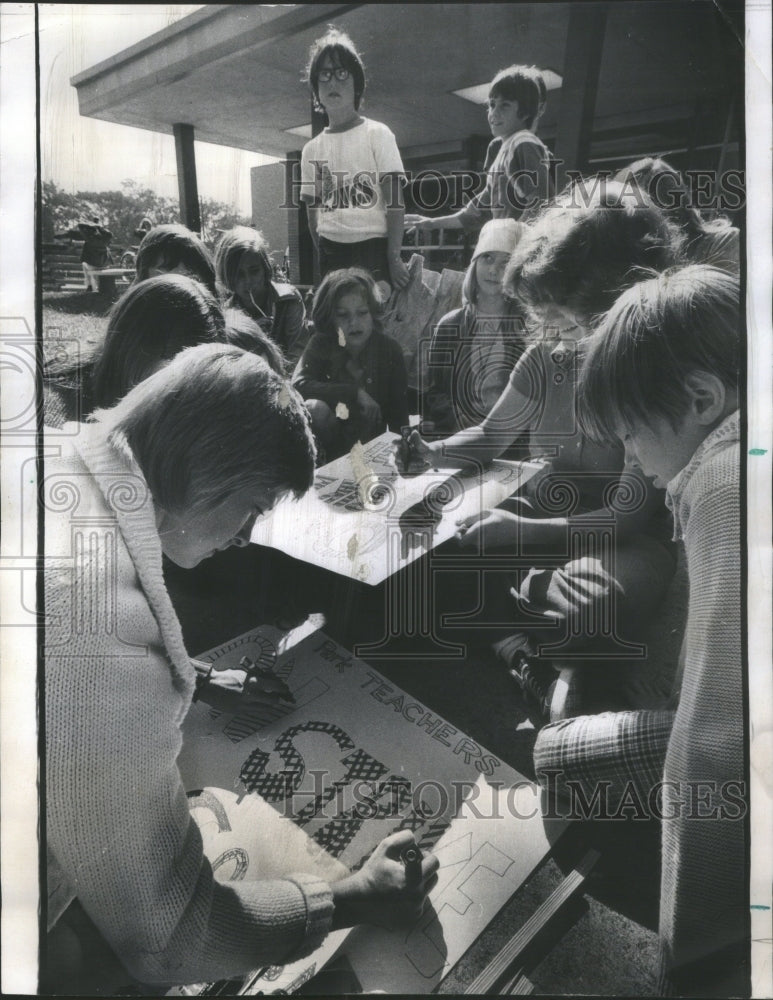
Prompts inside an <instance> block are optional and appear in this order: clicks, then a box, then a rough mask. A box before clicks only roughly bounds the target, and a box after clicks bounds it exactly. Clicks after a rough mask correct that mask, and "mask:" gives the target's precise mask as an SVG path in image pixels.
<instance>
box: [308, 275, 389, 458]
mask: <svg viewBox="0 0 773 1000" xmlns="http://www.w3.org/2000/svg"><path fill="white" fill-rule="evenodd" d="M382 311H383V307H382V303H381V299H380V298H379V294H378V289H377V288H376V283H375V282H374V280H373V278H372V277H371V276H370V275H369V274H368V273H367V271H361V270H360V269H359V268H349V269H348V270H340V271H333V272H332V273H331V274H328V275H327V277H325V279H324V280H323V281H322V284H321V285H320V286H319V288H318V290H317V293H316V295H315V296H314V304H313V306H312V314H311V316H312V320H313V322H314V330H315V332H314V334H313V335H312V337H311V340H310V341H309V343H308V346H307V347H306V350H305V351H304V352H303V356H302V357H301V359H300V361H299V362H298V367H297V368H296V369H295V375H294V376H293V385H294V386H295V387H296V389H297V390H298V391H299V392H300V394H301V395H302V396H303V398H304V399H305V400H306V401H307V408H308V410H309V414H310V416H311V422H312V427H313V429H314V435H315V437H316V439H317V442H318V444H319V445H320V446H321V448H322V449H323V450H324V453H325V455H324V459H325V460H326V461H331V460H332V459H334V458H338V457H339V456H340V455H343V454H344V453H345V452H347V451H349V450H350V448H351V447H352V445H353V444H354V443H355V441H363V442H365V441H370V440H371V438H374V437H376V436H377V435H379V434H381V433H382V432H383V431H384V430H385V429H386V428H387V427H388V428H389V429H390V430H391V431H395V432H397V433H399V432H400V429H401V428H402V427H403V426H405V425H406V424H407V423H408V401H407V392H408V376H407V373H406V369H405V361H404V359H403V354H402V350H401V348H400V345H399V344H398V343H397V342H396V341H394V340H392V338H391V337H387V336H386V335H385V334H384V333H383V332H382V330H381V315H382Z"/></svg>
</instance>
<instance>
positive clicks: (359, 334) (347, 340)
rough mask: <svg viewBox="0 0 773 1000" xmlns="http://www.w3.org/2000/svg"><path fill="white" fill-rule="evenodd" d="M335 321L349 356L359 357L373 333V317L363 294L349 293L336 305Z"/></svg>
mask: <svg viewBox="0 0 773 1000" xmlns="http://www.w3.org/2000/svg"><path fill="white" fill-rule="evenodd" d="M333 320H334V322H335V325H336V329H337V330H338V331H339V339H340V335H341V334H343V338H344V344H342V346H345V347H346V350H347V351H348V352H349V354H353V355H355V356H356V355H358V354H359V353H360V351H361V350H362V349H363V347H364V346H365V345H366V344H367V342H368V341H369V340H370V336H371V334H372V333H373V317H372V316H371V314H370V309H368V303H367V301H366V299H365V296H364V295H363V294H362V292H348V293H347V294H346V295H342V296H341V297H340V298H339V300H338V302H337V303H336V307H335V310H334V312H333Z"/></svg>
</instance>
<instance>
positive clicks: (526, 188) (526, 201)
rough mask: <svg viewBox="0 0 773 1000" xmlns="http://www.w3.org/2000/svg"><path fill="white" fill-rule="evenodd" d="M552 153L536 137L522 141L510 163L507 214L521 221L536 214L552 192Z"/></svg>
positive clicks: (508, 169) (508, 168)
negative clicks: (550, 167)
mask: <svg viewBox="0 0 773 1000" xmlns="http://www.w3.org/2000/svg"><path fill="white" fill-rule="evenodd" d="M549 162H550V154H549V152H548V151H547V149H546V147H545V146H544V145H543V144H542V143H541V142H540V141H539V140H538V139H537V138H536V137H535V138H534V139H533V140H525V141H522V142H519V143H518V145H517V146H515V148H514V149H513V152H512V155H511V157H510V161H509V163H508V164H507V177H508V190H507V203H508V206H510V211H509V212H508V214H509V215H510V216H511V217H512V218H515V219H520V220H521V221H522V222H527V221H528V220H529V219H532V218H534V216H535V215H537V214H538V213H539V211H540V209H541V208H542V205H543V203H544V202H546V201H547V200H548V199H549V198H550V196H551V194H552V185H551V181H550V171H549V169H548V166H549Z"/></svg>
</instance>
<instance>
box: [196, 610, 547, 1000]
mask: <svg viewBox="0 0 773 1000" xmlns="http://www.w3.org/2000/svg"><path fill="white" fill-rule="evenodd" d="M285 642H286V640H285V637H284V635H283V633H280V632H278V630H276V629H269V628H265V627H263V628H258V629H255V630H253V631H251V632H248V633H245V634H244V635H241V636H238V637H237V638H236V639H234V640H232V641H231V642H228V643H225V644H223V646H221V647H218V648H217V649H214V650H210V651H209V652H208V653H205V654H203V656H202V657H201V659H202V660H205V661H207V662H211V663H213V664H215V667H216V668H218V667H236V666H238V665H239V662H240V660H241V659H242V657H244V656H247V657H248V658H249V659H250V660H251V661H253V662H255V663H258V664H259V665H261V666H262V667H263V668H265V669H269V670H271V671H272V672H273V673H275V674H276V675H277V676H278V677H281V678H282V680H284V681H285V683H286V684H287V685H288V687H289V689H290V691H291V692H292V695H293V698H294V703H291V702H289V701H281V700H279V699H270V700H267V701H266V703H265V704H260V705H257V706H254V707H252V708H247V709H245V710H241V711H239V712H238V713H237V714H235V715H228V714H223V713H219V712H217V711H215V710H213V709H210V708H209V707H208V706H206V705H204V704H202V703H197V704H196V705H194V706H193V708H192V710H191V712H190V713H189V715H188V718H187V720H186V722H185V726H184V748H183V753H182V756H181V759H180V770H181V773H182V776H183V781H184V783H185V785H186V788H187V789H188V790H189V793H191V792H193V793H199V795H198V796H197V797H196V798H195V799H194V802H195V803H196V804H197V805H201V806H202V808H209V810H210V813H211V814H212V815H211V816H209V817H208V820H209V828H210V830H209V832H208V830H207V824H203V826H202V829H203V834H204V840H205V845H206V847H207V850H208V853H209V854H210V857H212V858H213V861H214V867H215V869H216V872H218V873H219V874H218V877H221V878H234V877H238V878H244V877H255V874H254V873H253V874H252V875H251V869H252V868H253V867H254V866H255V865H257V866H258V867H259V874H260V875H261V876H263V877H275V876H276V874H277V870H278V867H279V866H281V864H286V865H288V866H289V867H288V868H285V871H286V872H287V871H293V870H294V871H298V870H305V871H313V872H317V873H319V874H322V875H323V876H324V877H326V878H328V879H333V880H335V879H336V878H339V877H342V876H343V875H344V874H345V873H346V871H348V870H350V869H352V868H356V867H359V865H361V864H362V863H363V862H364V860H365V859H366V858H367V857H368V855H369V854H370V853H371V851H372V850H373V848H374V847H375V846H376V844H378V843H379V841H381V840H382V839H383V838H384V837H385V836H387V835H388V834H390V833H392V832H395V831H397V830H401V829H406V828H407V829H410V830H412V831H413V833H414V836H415V837H416V840H417V842H418V844H419V846H420V847H421V849H422V850H423V851H429V850H432V851H434V852H435V853H436V854H437V856H438V858H439V859H440V871H439V879H438V883H437V885H436V886H435V888H434V889H433V890H432V892H431V895H430V904H431V905H430V906H428V908H427V909H426V910H425V912H424V914H423V916H422V917H421V919H420V920H419V921H417V923H416V924H415V925H414V926H412V927H407V928H404V929H402V930H401V931H391V932H390V931H386V930H381V929H376V928H371V927H367V928H366V927H361V928H358V929H355V930H353V931H352V932H351V933H349V934H348V935H346V934H341V933H340V932H337V933H336V934H334V935H331V938H330V939H328V941H327V942H326V943H325V945H324V946H323V948H322V949H321V950H320V951H319V952H316V953H314V954H313V955H311V956H310V957H309V958H308V959H306V960H303V961H300V962H296V963H294V964H293V965H290V966H286V967H285V968H283V969H281V970H280V969H278V968H272V969H270V970H268V971H266V972H264V973H263V974H262V975H261V976H260V977H258V978H255V980H254V983H253V984H252V986H251V987H250V989H251V990H252V989H253V988H254V991H255V992H257V991H258V990H260V991H262V992H264V993H276V992H280V991H287V992H291V991H292V990H293V989H297V988H298V987H299V986H300V985H301V984H302V983H303V982H304V981H305V980H306V979H308V978H309V977H310V976H311V975H312V974H314V972H315V971H318V970H319V969H320V968H321V966H322V965H323V964H324V962H325V961H326V960H327V959H328V958H329V957H330V956H331V954H332V953H333V952H334V951H335V950H336V948H338V947H339V945H340V949H341V953H342V954H343V955H345V959H346V962H347V963H348V966H349V967H350V969H351V971H352V973H353V975H354V976H355V977H356V980H357V982H358V983H359V985H360V987H361V988H362V990H372V989H379V990H386V991H387V992H390V993H428V992H430V991H432V990H433V989H434V988H435V987H436V986H437V985H438V983H440V982H441V980H442V979H443V978H444V976H445V975H447V973H448V972H449V971H450V970H451V968H452V967H453V966H454V965H455V964H456V962H458V961H459V959H460V958H461V957H462V955H463V954H464V952H465V951H467V949H468V948H469V947H470V945H471V944H472V943H473V942H474V941H475V939H476V938H477V937H478V936H479V935H480V933H481V932H482V931H483V930H484V929H485V927H486V926H487V924H488V923H489V922H490V921H491V920H492V918H493V917H494V916H495V915H496V914H497V912H498V911H499V910H500V909H501V908H502V906H504V904H505V903H506V902H507V901H508V899H509V898H510V897H511V896H512V894H513V893H514V892H515V891H516V890H517V889H518V887H519V886H520V885H521V884H522V883H523V881H524V880H525V879H526V878H527V877H528V876H529V875H530V873H531V872H532V871H533V870H534V869H535V867H536V866H537V865H539V863H540V862H541V861H542V860H543V859H544V858H545V856H546V854H547V852H548V851H549V846H550V845H549V843H548V838H547V835H546V833H545V828H544V825H543V820H542V815H541V812H540V800H539V792H538V789H537V787H536V786H535V785H534V784H533V783H532V782H530V781H528V780H527V779H526V778H524V776H523V775H521V774H519V773H518V772H517V771H515V770H514V769H513V768H511V767H509V766H508V765H507V764H505V763H504V762H503V761H501V760H499V759H498V758H497V757H496V756H495V755H494V754H491V753H489V752H488V751H487V750H486V749H485V747H482V746H481V745H480V744H479V743H477V742H476V741H475V740H473V739H471V738H470V737H468V736H466V735H465V734H464V733H462V732H460V731H459V730H458V729H457V728H456V727H455V726H453V725H451V724H450V723H449V722H447V721H446V720H445V719H443V718H442V717H441V716H439V715H437V714H436V713H435V712H433V711H431V710H430V709H428V708H426V707H425V706H424V705H423V704H421V703H420V702H418V701H417V700H416V699H414V698H412V697H411V696H410V695H408V694H406V693H405V692H404V691H401V690H400V689H399V688H397V687H396V686H395V685H394V684H392V683H391V682H389V681H387V680H386V679H385V678H384V677H383V676H382V675H381V674H379V673H377V672H376V671H375V670H373V669H372V668H371V667H369V666H368V665H367V664H366V663H364V662H363V661H361V660H358V659H357V658H355V657H353V656H352V655H351V654H350V653H348V652H347V651H346V650H345V649H343V648H342V647H341V646H339V645H338V644H337V643H335V642H334V641H333V640H331V639H329V638H328V637H327V636H326V635H325V634H324V633H323V632H319V631H315V632H312V633H311V634H310V635H307V636H306V637H305V638H303V639H301V641H300V642H298V644H297V645H295V646H293V647H292V648H290V649H286V650H285V648H284V644H285ZM201 790H206V791H204V792H203V793H202V791H201ZM202 794H203V798H202ZM263 800H265V801H263ZM265 802H268V803H269V804H270V806H272V807H273V809H274V810H275V811H276V813H278V814H279V817H281V818H279V817H274V818H273V819H272V820H271V821H270V822H267V821H266V810H267V807H266V805H265ZM221 810H224V811H225V812H227V814H228V822H225V821H223V822H219V823H218V822H216V819H217V813H218V812H219V811H221ZM256 810H258V811H259V810H262V813H261V814H260V816H261V818H260V819H259V820H256V819H255V817H256V816H258V812H256ZM196 812H197V810H196V808H194V815H196ZM240 814H241V815H240ZM213 817H214V819H213ZM240 828H241V829H243V830H244V831H245V833H244V835H243V839H242V840H239V835H238V833H237V832H236V831H237V830H238V829H240ZM256 829H260V830H261V842H265V839H264V838H268V840H270V842H271V844H272V846H271V847H265V848H264V847H262V846H261V847H260V848H259V850H258V851H257V852H253V853H251V852H250V850H249V849H248V848H247V847H246V846H245V844H246V842H247V840H249V839H250V838H254V836H255V830H256ZM269 829H270V830H272V833H271V834H269V833H268V832H267V831H268V830H269ZM560 829H561V828H560V827H556V828H555V830H556V834H557V833H558V832H559V831H560ZM301 831H302V832H303V835H302V836H301V837H299V833H300V832H301ZM551 834H552V831H551ZM208 836H209V837H210V839H209V840H208ZM240 852H241V853H240ZM264 853H265V854H266V855H267V857H263V854H264ZM258 854H260V857H259V858H258ZM253 858H254V862H253V860H252V859H253ZM277 858H279V860H277Z"/></svg>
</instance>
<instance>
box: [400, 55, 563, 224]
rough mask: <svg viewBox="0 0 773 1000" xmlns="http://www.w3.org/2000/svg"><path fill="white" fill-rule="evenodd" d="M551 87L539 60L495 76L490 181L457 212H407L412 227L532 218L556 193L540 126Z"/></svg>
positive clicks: (490, 98)
mask: <svg viewBox="0 0 773 1000" xmlns="http://www.w3.org/2000/svg"><path fill="white" fill-rule="evenodd" d="M546 98H547V88H546V86H545V80H544V77H543V76H542V73H541V72H540V71H539V70H538V69H537V68H536V67H535V66H508V67H507V69H502V70H500V71H499V72H498V73H497V75H496V76H495V77H494V79H493V80H492V81H491V86H490V88H489V95H488V122H489V127H490V128H491V134H492V135H493V137H494V138H493V139H492V140H491V142H490V143H489V147H488V150H487V151H486V160H485V163H484V165H483V169H484V171H485V173H486V186H485V187H484V188H483V190H482V191H480V192H479V193H478V194H477V195H476V196H475V197H474V198H473V199H472V200H471V201H470V202H468V204H467V205H465V206H464V208H462V209H460V210H459V211H458V212H455V213H454V214H453V215H443V216H440V217H439V218H434V219H432V218H428V217H427V216H425V215H407V216H406V217H405V223H406V225H407V226H409V227H410V228H412V229H422V230H426V229H466V230H468V231H470V232H477V231H478V230H479V229H480V228H481V227H482V226H483V225H484V224H485V223H486V222H488V221H489V220H490V219H519V220H520V221H521V222H528V221H530V219H532V218H533V217H534V216H535V215H536V214H537V213H538V212H539V210H540V209H541V208H542V206H543V205H544V204H545V203H546V202H547V200H548V199H549V198H550V197H551V196H552V194H553V180H552V177H551V171H550V153H549V151H548V149H547V147H546V146H545V144H544V143H543V142H542V141H541V140H540V139H538V138H537V136H536V135H535V133H534V130H535V129H536V127H537V122H538V121H539V118H540V116H541V115H542V112H543V111H544V110H545V101H546Z"/></svg>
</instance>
